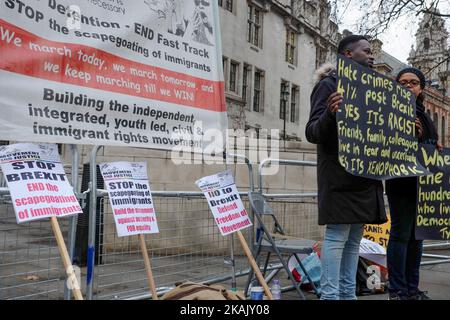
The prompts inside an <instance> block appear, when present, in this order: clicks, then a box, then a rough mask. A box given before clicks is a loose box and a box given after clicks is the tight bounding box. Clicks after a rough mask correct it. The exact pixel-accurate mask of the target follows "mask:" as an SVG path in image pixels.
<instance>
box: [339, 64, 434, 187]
mask: <svg viewBox="0 0 450 320" xmlns="http://www.w3.org/2000/svg"><path fill="white" fill-rule="evenodd" d="M337 76H338V91H339V92H341V93H342V95H343V97H344V101H343V103H342V105H341V107H340V108H339V111H338V112H337V129H338V136H339V162H340V163H341V165H342V166H343V167H344V168H345V170H346V171H347V172H349V173H351V174H353V175H357V176H362V177H366V178H372V179H377V180H386V179H391V178H398V177H409V176H420V175H424V174H426V173H427V171H426V170H425V168H424V167H423V166H422V165H421V164H420V163H419V162H418V161H417V151H418V149H419V142H418V139H417V138H416V136H415V119H416V105H415V100H414V97H413V94H412V92H411V91H409V90H408V89H407V88H405V87H403V86H401V85H400V84H398V83H397V82H395V81H393V80H391V79H389V78H387V77H385V76H384V75H382V74H379V73H377V72H375V71H372V70H370V69H368V68H365V67H363V66H361V65H360V64H358V63H356V62H354V61H352V60H350V59H348V58H346V57H344V56H339V57H338V62H337Z"/></svg>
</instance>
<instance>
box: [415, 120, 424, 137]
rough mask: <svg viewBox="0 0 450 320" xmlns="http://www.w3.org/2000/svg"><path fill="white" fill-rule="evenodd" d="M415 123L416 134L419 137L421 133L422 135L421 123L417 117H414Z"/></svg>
mask: <svg viewBox="0 0 450 320" xmlns="http://www.w3.org/2000/svg"><path fill="white" fill-rule="evenodd" d="M415 123H416V132H417V136H418V137H419V138H422V135H423V126H422V123H421V122H420V120H419V118H416V121H415Z"/></svg>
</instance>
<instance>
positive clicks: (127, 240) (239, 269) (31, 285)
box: [0, 161, 450, 300]
mask: <svg viewBox="0 0 450 320" xmlns="http://www.w3.org/2000/svg"><path fill="white" fill-rule="evenodd" d="M279 163H280V164H281V163H285V165H296V164H294V162H292V161H279ZM308 165H309V164H308ZM0 177H1V174H0ZM0 181H1V179H0ZM261 181H262V178H261ZM265 190H266V191H267V190H268V189H266V188H265ZM0 191H2V192H0V300H4V299H67V290H64V288H65V280H66V279H65V276H66V275H65V271H64V269H63V267H62V263H61V258H60V255H59V252H58V247H57V245H56V241H55V239H54V236H53V232H52V229H51V225H50V222H49V221H47V220H43V221H37V222H30V223H24V224H20V225H18V224H17V223H16V219H15V214H14V210H13V207H12V204H11V199H10V198H9V196H8V193H7V192H6V191H5V190H3V189H2V190H0ZM243 191H246V190H241V197H242V199H243V201H244V205H245V206H246V208H247V209H249V204H248V199H247V197H246V192H243ZM261 192H263V190H261ZM152 194H153V199H154V202H155V211H156V216H157V220H158V225H159V230H160V232H159V233H158V234H152V235H146V237H145V239H146V244H147V247H148V250H149V256H150V258H151V263H152V269H153V276H154V280H155V283H156V286H157V290H158V293H159V294H162V293H164V292H165V291H167V290H168V289H169V288H172V287H173V286H174V285H175V283H176V282H178V281H185V280H192V281H198V282H205V283H212V282H222V283H223V282H226V283H229V282H230V281H231V280H232V278H233V275H235V276H245V275H246V274H247V273H248V271H249V265H248V261H247V259H246V257H245V255H244V254H243V252H242V249H241V246H240V245H239V243H238V241H236V240H234V246H233V249H234V251H233V255H232V254H231V247H232V242H231V241H232V237H230V236H228V237H223V236H222V235H221V234H220V232H219V230H218V228H217V226H216V224H215V223H214V221H213V217H212V215H211V213H210V210H209V207H208V204H207V202H206V200H205V198H204V197H203V195H202V194H201V193H199V192H170V191H165V192H162V191H154V192H153V193H152ZM264 195H265V197H266V199H267V201H268V203H269V205H270V206H271V207H272V208H273V209H274V211H275V212H277V218H278V219H279V220H280V222H281V224H283V226H284V227H285V229H286V231H287V233H288V234H289V235H292V236H298V237H302V238H308V239H313V240H322V239H323V233H324V228H323V227H322V226H318V225H317V197H316V195H315V194H314V193H301V192H298V193H295V194H293V193H291V194H286V193H285V194H282V193H277V194H275V193H265V194H264ZM97 199H98V201H99V202H100V204H101V205H100V206H99V208H102V209H101V210H99V212H98V215H97V219H98V222H96V221H95V219H94V220H92V219H91V221H90V223H92V221H94V224H95V223H98V227H97V232H96V233H95V241H96V242H97V244H98V246H97V247H96V248H97V249H96V250H95V257H93V258H94V260H95V263H94V266H93V268H94V270H95V271H94V272H92V271H90V270H89V267H86V266H81V285H82V288H81V290H82V292H83V295H84V296H86V293H87V283H88V278H89V276H90V275H93V277H92V288H91V290H92V298H93V299H144V298H149V297H150V292H149V288H148V284H147V279H146V272H145V266H144V261H143V258H142V254H141V252H140V247H139V242H138V237H123V238H119V237H117V233H116V229H115V224H114V220H113V215H112V211H111V207H110V205H109V199H108V197H107V193H106V192H105V191H104V190H97ZM249 212H251V211H249ZM59 222H60V226H61V229H62V231H63V235H64V238H65V239H66V242H68V239H71V237H72V239H73V237H74V235H73V234H70V233H71V232H70V231H69V230H70V223H71V220H69V219H65V218H62V219H59ZM73 230H74V229H73ZM254 231H255V230H253V229H251V228H250V229H246V230H245V232H244V236H245V237H246V239H253V238H254V237H253V236H254ZM72 232H73V231H72ZM250 242H251V241H250ZM249 244H250V243H249ZM447 245H448V242H447V243H445V242H427V243H426V245H425V247H426V248H427V249H432V248H436V247H446V246H447ZM433 253H434V252H433ZM232 256H233V257H234V270H233V268H232V265H233V263H232V259H231V257H232ZM424 257H425V258H426V259H425V261H424V264H431V263H443V262H450V259H448V257H447V256H443V255H439V254H432V253H429V252H426V254H425V255H424ZM239 289H241V288H239Z"/></svg>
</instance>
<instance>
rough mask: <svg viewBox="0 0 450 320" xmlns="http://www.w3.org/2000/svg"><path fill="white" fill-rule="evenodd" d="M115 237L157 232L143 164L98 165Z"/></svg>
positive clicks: (117, 163) (118, 163)
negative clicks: (114, 226)
mask: <svg viewBox="0 0 450 320" xmlns="http://www.w3.org/2000/svg"><path fill="white" fill-rule="evenodd" d="M100 170H101V173H102V176H103V179H104V181H105V185H106V189H107V190H108V194H109V202H110V204H111V207H112V211H113V215H114V221H115V223H116V228H117V234H118V236H119V237H124V236H132V235H136V234H146V233H158V232H159V229H158V223H157V221H156V215H155V208H154V206H153V199H152V193H151V190H150V184H149V182H148V175H147V164H146V163H145V162H111V163H106V162H105V163H100Z"/></svg>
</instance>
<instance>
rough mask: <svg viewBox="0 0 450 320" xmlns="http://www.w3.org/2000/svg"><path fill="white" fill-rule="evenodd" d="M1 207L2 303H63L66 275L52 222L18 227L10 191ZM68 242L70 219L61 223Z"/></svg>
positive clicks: (0, 298)
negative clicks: (34, 301) (10, 300)
mask: <svg viewBox="0 0 450 320" xmlns="http://www.w3.org/2000/svg"><path fill="white" fill-rule="evenodd" d="M0 194H1V195H2V201H1V203H0V300H6V299H33V300H38V299H61V298H62V297H63V292H64V287H65V279H66V273H65V270H64V268H63V266H62V263H61V257H60V254H59V251H58V246H57V244H56V240H55V237H54V236H53V232H52V228H51V225H50V222H49V221H35V222H28V223H24V224H21V225H18V224H17V221H16V216H15V214H14V208H13V206H12V203H11V201H10V198H9V191H8V190H7V189H6V188H2V190H1V193H0ZM59 222H60V227H61V230H62V232H63V235H64V238H66V239H67V238H68V224H69V223H68V219H60V220H59Z"/></svg>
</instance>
